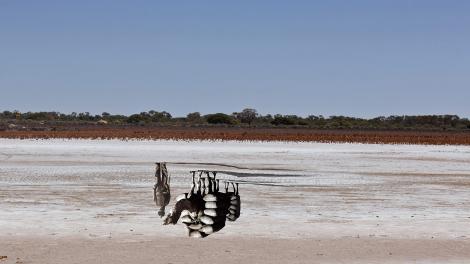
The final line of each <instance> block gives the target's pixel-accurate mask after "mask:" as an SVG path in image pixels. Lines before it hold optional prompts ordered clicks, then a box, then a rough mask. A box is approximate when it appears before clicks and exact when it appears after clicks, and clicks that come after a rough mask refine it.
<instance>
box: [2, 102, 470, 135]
mask: <svg viewBox="0 0 470 264" xmlns="http://www.w3.org/2000/svg"><path fill="white" fill-rule="evenodd" d="M0 121H2V122H21V121H23V122H41V123H49V122H54V123H67V122H75V123H77V122H82V123H87V122H94V123H98V122H99V123H101V124H114V125H121V124H131V125H147V124H162V125H165V124H167V125H175V124H176V125H226V126H252V127H305V128H315V129H416V130H418V129H420V130H467V131H470V120H469V119H468V118H461V117H459V116H457V115H391V116H387V117H385V116H379V117H375V118H370V119H367V118H356V117H348V116H329V117H324V116H322V115H309V116H307V117H301V116H297V115H281V114H276V115H271V114H267V115H261V114H259V113H258V112H257V111H256V110H255V109H251V108H247V109H243V110H242V111H240V112H234V113H232V114H225V113H215V114H207V115H201V114H200V113H199V112H193V113H189V114H187V116H186V117H173V116H172V115H171V114H170V113H168V112H166V111H161V112H159V111H154V110H150V111H148V112H141V113H138V114H131V115H128V116H127V115H116V114H110V113H108V112H103V113H102V114H100V115H99V114H90V113H89V112H82V113H76V112H72V113H70V114H65V113H60V112H25V113H21V112H19V111H3V112H0Z"/></svg>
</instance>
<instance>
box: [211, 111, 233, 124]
mask: <svg viewBox="0 0 470 264" xmlns="http://www.w3.org/2000/svg"><path fill="white" fill-rule="evenodd" d="M206 120H207V122H208V123H209V124H228V125H233V124H235V120H233V118H232V117H231V116H229V115H226V114H223V113H217V114H212V115H207V116H206Z"/></svg>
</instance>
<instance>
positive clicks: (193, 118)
mask: <svg viewBox="0 0 470 264" xmlns="http://www.w3.org/2000/svg"><path fill="white" fill-rule="evenodd" d="M186 119H187V120H188V121H189V122H193V123H195V122H200V121H201V113H199V112H194V113H189V114H188V115H187V116H186Z"/></svg>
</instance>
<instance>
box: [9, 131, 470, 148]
mask: <svg viewBox="0 0 470 264" xmlns="http://www.w3.org/2000/svg"><path fill="white" fill-rule="evenodd" d="M0 138H20V139H27V138H38V139H48V138H87V139H89V138H91V139H150V140H152V139H176V140H261V141H316V142H350V143H374V144H381V143H385V144H433V145H444V144H448V145H470V132H420V131H357V130H314V129H286V128H282V129H276V128H226V127H217V128H210V127H203V128H197V127H150V128H143V127H123V128H107V127H86V128H69V129H66V130H60V131H8V130H7V131H0Z"/></svg>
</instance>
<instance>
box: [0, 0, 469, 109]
mask: <svg viewBox="0 0 470 264" xmlns="http://www.w3.org/2000/svg"><path fill="white" fill-rule="evenodd" d="M469 14H470V1H464V0H462V1H457V0H449V1H444V0H442V1H433V0H421V1H420V0H414V1H411V0H410V1H401V0H393V1H392V0H390V1H386V0H383V1H380V0H373V1H372V0H371V1H360V0H357V1H346V0H345V1H334V0H333V1H273V0H272V1H256V0H251V1H215V0H214V1H165V2H163V1H138V0H137V1H130V0H129V1H119V0H108V1H99V0H95V1H87V0H80V1H66V0H63V1H62V0H56V1H50V0H41V1H33V0H30V1H26V0H25V1H23V0H21V1H19V0H0V92H1V94H0V110H7V109H8V110H14V109H17V110H20V111H52V110H55V111H61V112H72V111H76V112H83V111H89V112H92V113H101V112H103V111H108V112H111V113H124V114H129V113H134V112H141V111H147V110H151V109H154V110H157V111H162V110H166V111H169V112H171V113H172V114H173V115H175V116H184V115H186V114H187V113H189V112H194V111H199V112H202V113H213V112H225V113H231V112H233V111H239V110H241V109H243V108H245V107H252V108H256V109H258V111H259V112H260V113H263V114H265V113H273V114H275V113H284V114H298V115H304V116H306V115H309V114H316V115H319V114H323V115H325V116H329V115H348V116H358V117H373V116H379V115H391V114H400V115H401V114H445V113H451V114H458V115H460V116H466V117H470V107H469V105H470V102H469V101H470V15H469Z"/></svg>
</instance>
